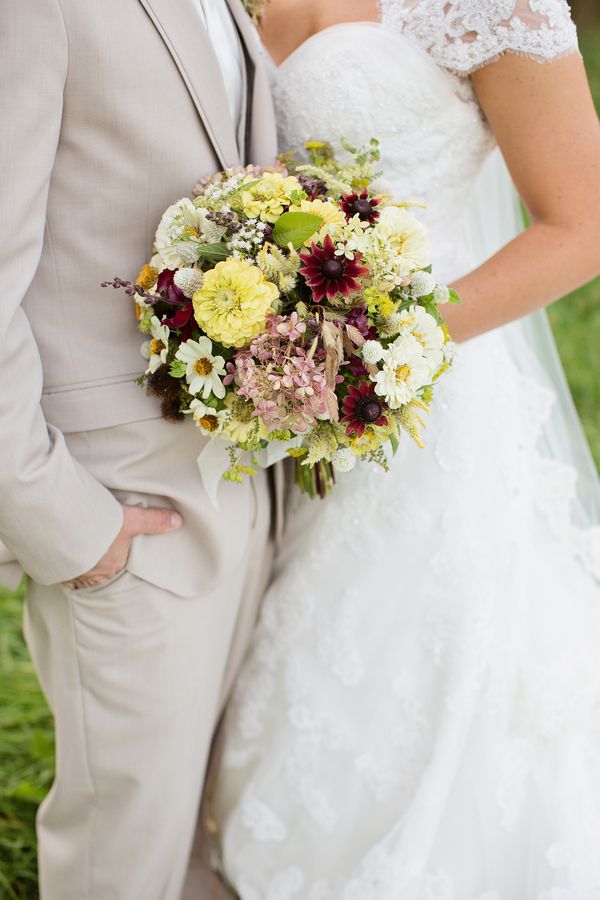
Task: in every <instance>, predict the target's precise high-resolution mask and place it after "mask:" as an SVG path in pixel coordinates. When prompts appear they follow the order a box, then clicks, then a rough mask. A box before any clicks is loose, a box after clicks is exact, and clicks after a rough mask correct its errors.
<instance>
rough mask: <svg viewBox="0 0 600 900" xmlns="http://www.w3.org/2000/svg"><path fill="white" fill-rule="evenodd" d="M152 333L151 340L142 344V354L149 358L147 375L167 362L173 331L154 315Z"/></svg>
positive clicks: (151, 324) (151, 322) (151, 321)
mask: <svg viewBox="0 0 600 900" xmlns="http://www.w3.org/2000/svg"><path fill="white" fill-rule="evenodd" d="M150 333H151V335H152V338H151V340H149V341H145V342H144V343H143V344H142V356H143V357H144V359H147V360H148V368H147V369H146V375H152V373H153V372H156V370H157V369H158V367H159V366H162V365H163V363H166V361H167V356H168V353H169V335H170V333H171V331H170V329H169V328H168V327H167V326H166V325H161V323H160V319H159V318H158V316H152V318H151V319H150Z"/></svg>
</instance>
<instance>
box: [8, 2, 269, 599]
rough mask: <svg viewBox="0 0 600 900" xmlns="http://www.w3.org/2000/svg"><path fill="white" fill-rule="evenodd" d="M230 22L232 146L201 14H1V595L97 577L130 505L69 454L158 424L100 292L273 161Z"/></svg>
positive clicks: (30, 10) (263, 111)
mask: <svg viewBox="0 0 600 900" xmlns="http://www.w3.org/2000/svg"><path fill="white" fill-rule="evenodd" d="M229 5H230V9H231V13H232V15H233V17H234V20H235V22H236V24H237V28H238V33H239V36H240V40H241V41H242V44H243V47H244V53H245V57H246V63H247V67H246V68H247V71H246V79H247V82H246V85H245V94H244V110H243V115H242V119H241V123H240V127H239V129H237V133H236V128H235V127H234V124H233V122H232V120H231V117H230V114H229V111H228V104H227V97H226V92H225V87H224V84H223V80H222V76H221V72H220V68H219V65H218V61H217V59H216V57H215V53H214V51H213V48H212V46H211V44H210V42H209V39H208V37H207V34H206V32H205V30H204V28H203V26H202V23H201V20H200V17H199V16H198V12H197V10H196V9H195V7H194V4H193V0H101V2H94V0H32V2H29V3H24V2H23V0H2V4H1V6H0V122H1V123H2V125H1V128H0V173H1V184H2V187H1V202H0V274H1V283H2V297H1V299H0V431H1V433H2V436H3V437H2V445H1V446H2V450H1V451H0V538H1V539H2V541H3V546H1V547H0V563H2V564H3V565H0V581H2V582H3V583H5V584H8V585H10V586H14V585H16V583H18V580H19V578H20V576H21V574H22V570H23V569H24V570H25V571H26V572H28V573H29V574H30V575H31V576H32V577H33V578H34V579H35V580H36V581H38V582H40V583H41V584H53V583H56V582H60V581H64V580H68V579H70V578H72V577H74V576H76V575H78V574H80V573H81V572H84V571H86V570H87V569H89V568H90V567H91V566H93V565H94V564H95V563H96V562H97V560H98V559H99V558H100V557H101V556H102V555H103V554H104V552H105V551H106V549H107V548H108V546H109V545H110V543H111V542H112V540H113V539H114V537H115V536H116V534H117V533H118V531H119V529H120V527H121V522H122V510H121V505H120V503H119V501H118V500H117V499H116V498H115V496H114V494H113V493H112V492H111V491H110V490H108V489H107V488H106V487H104V486H103V484H101V483H100V481H99V480H97V478H95V477H94V476H93V475H92V474H91V472H90V469H89V467H87V468H86V466H85V465H83V464H82V462H81V459H82V457H76V456H74V455H73V454H72V453H71V452H70V451H69V449H68V446H69V441H68V440H65V437H64V436H65V435H69V434H71V435H73V434H77V433H83V432H90V433H93V432H94V430H96V429H107V428H111V427H113V426H119V425H124V424H126V423H135V422H141V421H142V420H148V419H152V418H156V417H158V416H159V415H160V413H159V409H158V406H157V403H156V401H155V400H154V399H152V398H150V397H148V396H146V395H145V394H144V392H143V391H142V390H141V389H140V388H139V387H138V385H137V384H135V379H136V377H137V376H138V375H139V374H140V372H141V370H142V368H143V361H142V360H141V357H140V335H139V333H138V332H137V330H136V326H135V322H134V320H133V317H132V313H131V304H130V302H129V300H128V298H127V297H125V295H124V294H122V293H121V292H113V291H112V290H105V289H104V290H103V289H102V288H101V287H100V283H101V282H102V281H103V280H105V279H107V278H111V277H112V276H113V275H117V274H118V275H120V276H122V277H133V276H134V275H135V272H136V271H137V267H138V266H139V265H140V264H141V263H142V262H143V261H145V259H146V258H147V256H148V252H149V249H150V247H151V244H152V239H153V232H154V229H155V227H156V224H157V222H158V219H159V217H160V215H161V214H162V212H163V211H164V209H165V208H166V207H167V206H168V205H169V204H170V203H172V202H173V201H174V200H175V199H177V198H179V197H180V196H184V195H188V194H189V192H190V189H191V186H192V185H193V184H194V183H195V181H196V180H197V179H198V178H199V177H200V176H201V175H203V174H208V173H212V172H214V171H216V170H217V169H220V168H222V167H225V166H228V165H233V164H237V163H238V162H240V161H241V160H248V161H250V160H251V161H252V162H257V163H261V162H264V163H266V162H270V161H272V160H273V158H274V156H275V153H276V142H275V128H274V120H273V113H272V107H271V98H270V92H269V86H268V80H267V77H266V74H265V71H264V69H263V66H262V61H261V48H260V44H259V40H258V36H257V34H256V32H255V30H254V28H253V27H252V25H251V24H250V22H249V20H248V19H247V17H246V16H245V14H244V12H243V9H242V6H241V3H240V2H239V0H229ZM172 427H173V428H175V426H172ZM193 449H194V450H195V449H199V448H198V447H195V448H193ZM191 452H193V450H192V447H190V453H191ZM105 483H106V482H105ZM157 493H161V492H158V491H157ZM164 493H165V494H166V495H168V490H165V491H164ZM17 561H18V562H17Z"/></svg>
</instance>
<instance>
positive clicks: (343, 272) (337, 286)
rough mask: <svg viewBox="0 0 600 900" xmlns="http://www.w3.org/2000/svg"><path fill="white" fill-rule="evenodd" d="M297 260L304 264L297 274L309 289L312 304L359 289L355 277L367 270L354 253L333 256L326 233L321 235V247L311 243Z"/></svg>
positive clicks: (331, 243)
mask: <svg viewBox="0 0 600 900" xmlns="http://www.w3.org/2000/svg"><path fill="white" fill-rule="evenodd" d="M300 259H301V260H302V262H303V263H304V265H303V266H302V267H301V268H300V274H301V275H304V277H305V279H306V283H307V285H308V286H309V288H311V290H312V294H313V300H314V301H315V303H320V302H321V300H323V299H324V298H325V297H327V298H328V299H329V300H333V298H334V297H336V296H337V295H338V294H342V296H343V297H348V296H350V294H352V293H354V292H355V291H358V290H360V283H359V281H358V279H359V278H360V277H361V275H367V274H368V271H369V270H368V269H367V268H365V266H361V265H360V254H358V253H357V254H356V256H355V257H354V259H346V257H345V256H336V255H335V244H334V243H333V241H332V240H331V237H330V235H326V236H325V240H324V242H323V247H322V248H321V247H318V246H317V245H316V244H314V243H313V244H312V245H311V248H310V252H309V253H301V254H300Z"/></svg>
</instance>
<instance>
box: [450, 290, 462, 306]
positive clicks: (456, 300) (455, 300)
mask: <svg viewBox="0 0 600 900" xmlns="http://www.w3.org/2000/svg"><path fill="white" fill-rule="evenodd" d="M449 290H450V297H449V298H448V303H460V302H461V299H460V297H459V296H458V294H457V293H456V291H453V290H452V288H450V289H449Z"/></svg>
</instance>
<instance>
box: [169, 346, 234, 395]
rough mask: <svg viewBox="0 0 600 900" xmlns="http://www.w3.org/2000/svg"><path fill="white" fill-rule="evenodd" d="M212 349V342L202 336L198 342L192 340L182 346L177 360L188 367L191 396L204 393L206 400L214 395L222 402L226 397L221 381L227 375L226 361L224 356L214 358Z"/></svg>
mask: <svg viewBox="0 0 600 900" xmlns="http://www.w3.org/2000/svg"><path fill="white" fill-rule="evenodd" d="M212 348H213V345H212V341H211V340H210V339H209V338H207V337H204V336H202V337H200V338H198V340H197V341H191V340H190V341H185V343H183V344H181V346H180V347H179V349H178V351H177V353H176V354H175V358H176V359H180V360H181V361H182V362H184V363H186V365H187V369H186V373H185V378H186V381H187V383H188V387H189V390H190V394H199V393H200V392H202V396H203V397H204V399H205V400H207V399H208V397H210V395H211V394H214V395H215V397H218V398H219V399H221V400H222V399H223V397H224V396H225V388H224V386H223V382H222V381H221V378H222V376H224V375H225V360H224V359H223V357H222V356H213V355H212Z"/></svg>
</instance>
